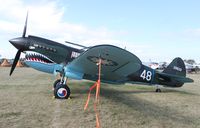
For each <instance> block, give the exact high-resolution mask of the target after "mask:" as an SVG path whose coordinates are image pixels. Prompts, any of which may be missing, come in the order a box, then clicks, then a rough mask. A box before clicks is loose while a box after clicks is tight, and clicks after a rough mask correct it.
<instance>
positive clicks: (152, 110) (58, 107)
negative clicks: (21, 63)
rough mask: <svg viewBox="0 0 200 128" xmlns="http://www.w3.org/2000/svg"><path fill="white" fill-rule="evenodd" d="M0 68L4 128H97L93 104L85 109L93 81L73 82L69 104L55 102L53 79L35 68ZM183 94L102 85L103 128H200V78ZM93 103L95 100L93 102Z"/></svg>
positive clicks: (0, 114)
mask: <svg viewBox="0 0 200 128" xmlns="http://www.w3.org/2000/svg"><path fill="white" fill-rule="evenodd" d="M9 70H10V68H0V127H1V128H5V127H8V128H39V127H44V128H94V127H95V113H94V110H93V99H94V98H91V101H90V104H89V109H88V110H87V111H85V112H84V110H83V108H84V105H85V101H86V98H87V93H88V90H89V87H90V85H92V84H93V82H89V81H73V80H72V81H69V87H70V88H71V99H68V100H58V99H53V98H52V97H53V93H52V83H53V82H54V80H55V77H54V76H52V75H48V74H45V73H41V72H38V71H35V70H33V69H31V68H16V70H15V72H14V73H13V75H12V77H9V75H8V74H9ZM189 77H190V78H192V79H194V81H195V82H194V83H191V84H185V85H184V86H183V87H181V88H176V89H169V88H162V91H163V92H162V93H155V92H154V90H155V88H154V87H149V86H143V85H130V84H126V85H123V86H121V85H108V84H102V86H101V96H100V106H99V108H100V122H101V127H102V128H135V127H137V128H200V79H199V78H200V74H190V75H189ZM93 97H94V96H93Z"/></svg>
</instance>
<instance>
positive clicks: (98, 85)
mask: <svg viewBox="0 0 200 128" xmlns="http://www.w3.org/2000/svg"><path fill="white" fill-rule="evenodd" d="M101 62H102V61H101V59H99V63H98V80H97V82H95V83H94V85H92V87H90V90H89V93H88V98H87V101H86V104H85V107H84V110H86V109H87V107H88V104H89V101H90V96H91V91H92V90H93V89H94V88H95V87H96V97H95V103H94V111H95V116H96V128H100V120H99V111H98V110H97V105H98V104H99V95H100V86H101Z"/></svg>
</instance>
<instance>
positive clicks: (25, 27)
mask: <svg viewBox="0 0 200 128" xmlns="http://www.w3.org/2000/svg"><path fill="white" fill-rule="evenodd" d="M27 20H28V12H27V15H26V21H25V25H24V31H23V34H22V37H25V36H26V29H27Z"/></svg>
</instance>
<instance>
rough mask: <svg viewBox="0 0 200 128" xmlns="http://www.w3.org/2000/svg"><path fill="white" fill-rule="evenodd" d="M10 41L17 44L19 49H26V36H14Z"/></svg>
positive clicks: (14, 44)
mask: <svg viewBox="0 0 200 128" xmlns="http://www.w3.org/2000/svg"><path fill="white" fill-rule="evenodd" d="M9 42H10V43H11V44H12V45H13V46H15V47H16V48H17V49H24V48H25V40H24V38H14V39H11V40H9Z"/></svg>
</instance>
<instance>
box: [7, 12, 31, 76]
mask: <svg viewBox="0 0 200 128" xmlns="http://www.w3.org/2000/svg"><path fill="white" fill-rule="evenodd" d="M27 20H28V13H27V15H26V21H25V25H24V30H23V34H22V37H19V38H14V39H11V40H9V42H10V43H11V44H12V45H13V46H15V47H16V48H17V49H18V51H17V53H16V55H15V59H14V61H13V64H12V67H11V70H10V76H11V75H12V73H13V71H14V70H15V67H16V65H17V62H18V60H19V58H20V55H21V52H23V51H24V50H26V47H25V44H26V39H25V36H26V29H27Z"/></svg>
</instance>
